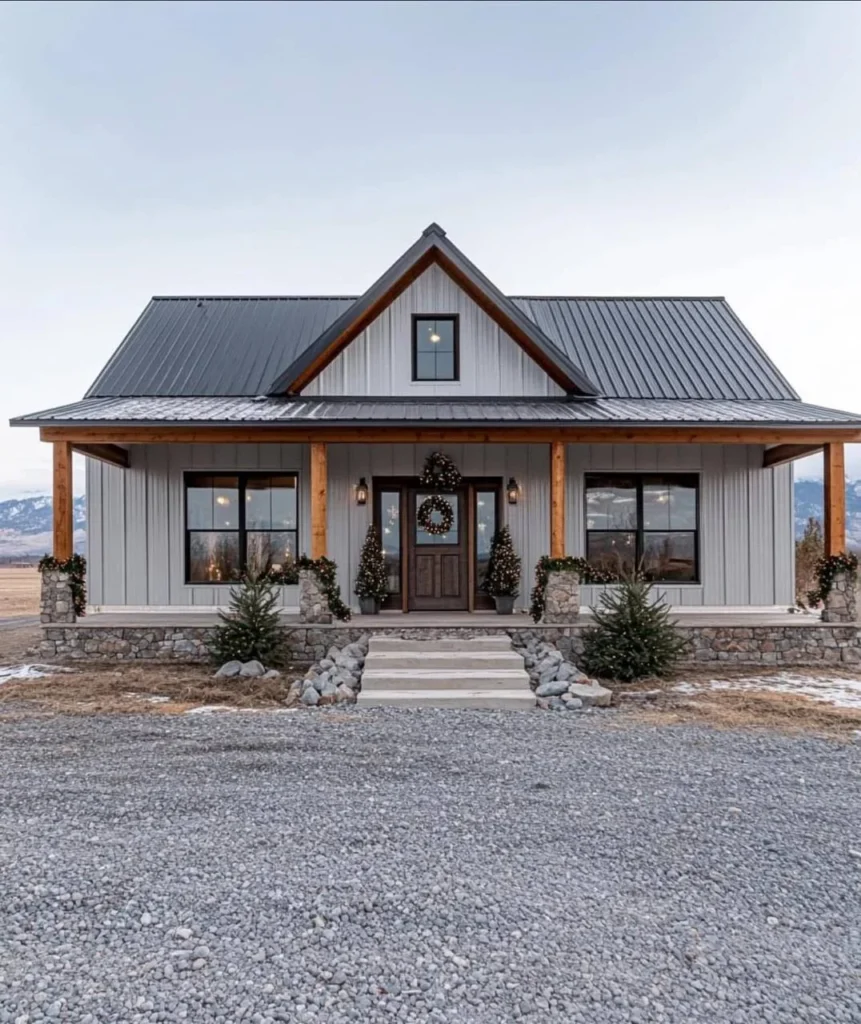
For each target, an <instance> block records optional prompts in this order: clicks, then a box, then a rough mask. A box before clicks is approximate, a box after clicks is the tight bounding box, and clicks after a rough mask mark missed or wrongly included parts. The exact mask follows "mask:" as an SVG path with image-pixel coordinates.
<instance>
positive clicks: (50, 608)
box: [39, 569, 75, 623]
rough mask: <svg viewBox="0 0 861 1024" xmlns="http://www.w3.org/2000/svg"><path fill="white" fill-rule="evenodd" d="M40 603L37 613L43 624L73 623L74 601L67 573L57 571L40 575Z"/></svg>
mask: <svg viewBox="0 0 861 1024" xmlns="http://www.w3.org/2000/svg"><path fill="white" fill-rule="evenodd" d="M40 602H41V603H40V607H39V613H40V618H41V621H42V622H43V623H48V622H74V621H75V601H74V598H73V597H72V585H71V583H70V582H69V576H68V574H67V573H65V572H60V571H59V570H57V569H48V570H45V571H44V572H43V573H42V590H41V598H40Z"/></svg>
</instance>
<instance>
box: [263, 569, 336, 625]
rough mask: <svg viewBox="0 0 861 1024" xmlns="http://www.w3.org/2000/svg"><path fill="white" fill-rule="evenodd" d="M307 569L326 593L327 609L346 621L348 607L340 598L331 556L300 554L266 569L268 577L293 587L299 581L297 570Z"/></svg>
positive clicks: (285, 585) (280, 584) (275, 581)
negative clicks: (285, 562)
mask: <svg viewBox="0 0 861 1024" xmlns="http://www.w3.org/2000/svg"><path fill="white" fill-rule="evenodd" d="M300 569H308V570H310V571H311V572H313V573H314V574H315V576H316V577H317V582H318V583H319V584H320V589H321V590H322V591H323V593H324V594H325V595H326V600H327V601H328V603H329V611H330V612H331V613H332V614H333V615H334V616H335V618H336V619H341V621H342V622H346V621H347V620H348V619H349V618H350V609H349V608H348V607H347V606H346V605H345V604H344V602H343V601H342V600H341V588H340V587H339V586H338V582H337V579H336V576H337V572H338V566H337V565H336V564H335V562H333V561H332V559H331V558H326V557H325V556H324V557H323V558H309V557H308V556H307V555H300V556H299V557H298V558H297V559H295V560H294V561H292V562H290V563H288V564H287V565H284V566H281V565H273V566H270V567H269V569H268V570H267V571H266V576H267V577H268V579H270V580H272V582H273V583H276V584H278V585H279V586H282V587H293V586H295V585H296V584H297V583H298V582H299V570H300Z"/></svg>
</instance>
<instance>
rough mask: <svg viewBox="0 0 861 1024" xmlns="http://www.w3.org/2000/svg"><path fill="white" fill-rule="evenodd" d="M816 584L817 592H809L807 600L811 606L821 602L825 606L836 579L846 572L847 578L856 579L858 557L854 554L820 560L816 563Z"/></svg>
mask: <svg viewBox="0 0 861 1024" xmlns="http://www.w3.org/2000/svg"><path fill="white" fill-rule="evenodd" d="M815 571H816V582H817V583H818V584H819V585H818V586H817V588H816V589H815V590H809V591H808V592H807V600H808V601H809V603H810V605H811V606H813V605H817V604H819V603H820V602H821V603H822V604H825V598H826V597H828V595H829V594H830V593H831V588H832V587H833V586H834V580H835V577H837V576H838V575H839V574H840V573H842V572H845V573H846V575H847V576H850V577H851V578H853V579H854V578H855V576H856V575H857V574H858V556H857V555H856V554H854V553H853V552H851V551H850V552H848V553H844V554H842V555H828V557H827V558H820V559H819V561H818V562H817V563H816V570H815Z"/></svg>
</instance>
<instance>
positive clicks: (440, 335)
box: [416, 319, 454, 352]
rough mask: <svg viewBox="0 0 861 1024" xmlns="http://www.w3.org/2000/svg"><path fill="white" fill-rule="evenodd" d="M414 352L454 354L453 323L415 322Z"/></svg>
mask: <svg viewBox="0 0 861 1024" xmlns="http://www.w3.org/2000/svg"><path fill="white" fill-rule="evenodd" d="M434 338H436V339H437V340H436V341H434V340H432V339H434ZM416 350H417V351H418V352H433V351H439V352H454V321H453V320H424V319H422V320H416Z"/></svg>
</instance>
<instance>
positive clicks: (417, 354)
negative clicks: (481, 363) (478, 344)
mask: <svg viewBox="0 0 861 1024" xmlns="http://www.w3.org/2000/svg"><path fill="white" fill-rule="evenodd" d="M459 379H460V360H459V354H458V318H457V316H456V315H453V316H414V317H413V380H414V381H435V380H441V381H445V380H459Z"/></svg>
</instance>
